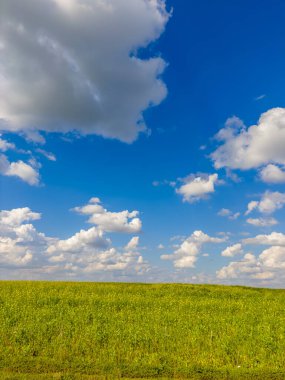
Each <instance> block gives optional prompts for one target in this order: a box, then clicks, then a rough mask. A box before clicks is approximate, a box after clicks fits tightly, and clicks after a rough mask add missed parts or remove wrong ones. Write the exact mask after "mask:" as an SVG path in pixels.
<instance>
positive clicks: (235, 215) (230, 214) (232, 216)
mask: <svg viewBox="0 0 285 380" xmlns="http://www.w3.org/2000/svg"><path fill="white" fill-rule="evenodd" d="M217 215H218V216H222V217H227V218H228V219H229V220H236V219H237V218H238V217H239V216H240V212H235V213H233V212H232V211H231V210H229V209H227V208H222V209H221V210H220V211H219V212H218V214H217Z"/></svg>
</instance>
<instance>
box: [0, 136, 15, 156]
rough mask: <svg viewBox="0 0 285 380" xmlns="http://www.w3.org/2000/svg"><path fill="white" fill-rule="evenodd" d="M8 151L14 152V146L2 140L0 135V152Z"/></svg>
mask: <svg viewBox="0 0 285 380" xmlns="http://www.w3.org/2000/svg"><path fill="white" fill-rule="evenodd" d="M9 149H11V150H15V149H16V146H15V144H13V143H10V142H9V141H6V140H4V139H2V138H1V135H0V150H1V151H2V152H6V151H7V150H9Z"/></svg>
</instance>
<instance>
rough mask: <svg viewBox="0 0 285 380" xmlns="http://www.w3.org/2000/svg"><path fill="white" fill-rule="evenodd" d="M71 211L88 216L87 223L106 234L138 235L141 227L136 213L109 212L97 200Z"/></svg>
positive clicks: (94, 199) (126, 211) (93, 199)
mask: <svg viewBox="0 0 285 380" xmlns="http://www.w3.org/2000/svg"><path fill="white" fill-rule="evenodd" d="M73 210H74V211H76V212H78V213H79V214H82V215H88V216H89V219H88V222H89V223H91V224H95V225H97V226H98V227H100V229H101V230H103V231H106V232H124V233H138V232H140V230H141V227H142V223H141V220H140V219H139V218H138V215H139V212H138V211H136V210H135V211H131V212H130V211H128V210H124V211H119V212H111V211H108V210H106V209H105V208H104V207H103V206H102V205H101V202H100V199H99V198H91V199H90V201H89V203H88V204H87V205H85V206H82V207H75V208H74V209H73Z"/></svg>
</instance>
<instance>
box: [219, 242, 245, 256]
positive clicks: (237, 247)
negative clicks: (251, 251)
mask: <svg viewBox="0 0 285 380" xmlns="http://www.w3.org/2000/svg"><path fill="white" fill-rule="evenodd" d="M240 254H243V249H242V245H241V244H240V243H237V244H234V245H231V246H229V247H227V248H226V249H224V250H223V251H222V253H221V255H222V256H224V257H233V256H236V255H240Z"/></svg>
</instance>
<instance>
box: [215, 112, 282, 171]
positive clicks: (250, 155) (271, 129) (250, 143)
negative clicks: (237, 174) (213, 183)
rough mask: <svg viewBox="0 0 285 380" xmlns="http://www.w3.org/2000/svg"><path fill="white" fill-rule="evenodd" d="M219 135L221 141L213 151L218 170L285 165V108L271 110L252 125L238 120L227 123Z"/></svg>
mask: <svg viewBox="0 0 285 380" xmlns="http://www.w3.org/2000/svg"><path fill="white" fill-rule="evenodd" d="M217 138H218V139H219V140H220V141H221V143H222V144H221V145H220V146H219V147H218V148H217V149H216V150H215V151H214V152H213V153H212V154H211V158H212V160H213V161H214V166H215V168H216V169H220V168H230V169H242V170H246V169H252V168H258V167H261V166H264V165H267V164H270V163H271V164H277V165H278V164H279V165H285V149H284V141H285V108H272V109H270V110H269V111H267V112H265V113H263V114H262V115H261V117H260V119H259V121H258V124H257V125H253V126H251V127H249V128H246V127H245V126H244V124H243V122H242V121H241V120H239V119H236V120H235V121H234V122H232V123H226V126H225V128H223V129H221V130H220V131H219V133H218V134H217Z"/></svg>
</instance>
